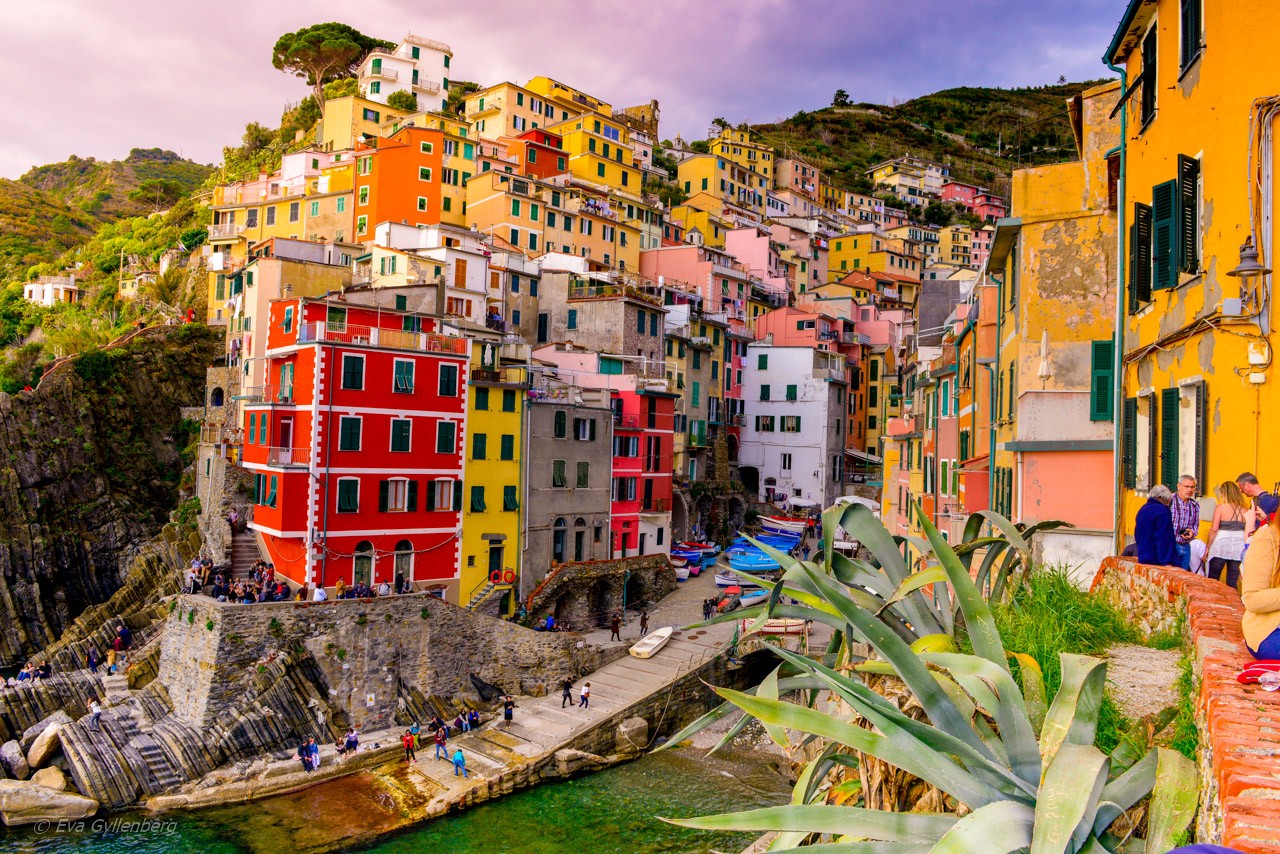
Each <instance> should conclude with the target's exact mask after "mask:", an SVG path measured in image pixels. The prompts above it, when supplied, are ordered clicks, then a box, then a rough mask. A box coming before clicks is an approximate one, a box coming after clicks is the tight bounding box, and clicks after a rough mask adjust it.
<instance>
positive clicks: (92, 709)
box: [89, 697, 102, 732]
mask: <svg viewBox="0 0 1280 854" xmlns="http://www.w3.org/2000/svg"><path fill="white" fill-rule="evenodd" d="M101 719H102V705H101V704H100V703H99V702H98V698H97V697H94V698H93V699H92V700H90V701H89V729H91V730H93V731H94V732H97V731H98V721H99V720H101Z"/></svg>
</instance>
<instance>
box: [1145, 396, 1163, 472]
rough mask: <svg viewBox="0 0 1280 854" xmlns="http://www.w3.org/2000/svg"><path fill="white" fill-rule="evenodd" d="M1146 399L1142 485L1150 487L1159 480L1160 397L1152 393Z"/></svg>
mask: <svg viewBox="0 0 1280 854" xmlns="http://www.w3.org/2000/svg"><path fill="white" fill-rule="evenodd" d="M1147 401H1148V404H1147V482H1146V483H1144V484H1142V486H1143V487H1144V488H1146V489H1150V488H1151V487H1153V486H1155V485H1156V484H1157V483H1159V482H1160V469H1159V465H1160V398H1159V397H1157V396H1156V395H1154V394H1152V395H1150V396H1148V397H1147Z"/></svg>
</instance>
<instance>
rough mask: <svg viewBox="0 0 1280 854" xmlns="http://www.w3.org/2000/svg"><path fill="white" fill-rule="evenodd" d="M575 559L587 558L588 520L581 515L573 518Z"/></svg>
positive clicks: (582, 559)
mask: <svg viewBox="0 0 1280 854" xmlns="http://www.w3.org/2000/svg"><path fill="white" fill-rule="evenodd" d="M573 559H574V560H575V561H584V560H586V559H587V520H586V519H583V518H582V517H581V516H579V517H578V518H577V519H574V520H573Z"/></svg>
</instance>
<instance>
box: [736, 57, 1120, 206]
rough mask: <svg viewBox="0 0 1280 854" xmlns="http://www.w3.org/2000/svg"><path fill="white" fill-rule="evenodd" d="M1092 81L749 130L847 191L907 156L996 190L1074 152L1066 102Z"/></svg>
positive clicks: (944, 96)
mask: <svg viewBox="0 0 1280 854" xmlns="http://www.w3.org/2000/svg"><path fill="white" fill-rule="evenodd" d="M1097 82H1098V81H1091V82H1083V83H1063V84H1059V85H1056V86H1041V87H1036V88H1024V89H987V88H978V87H965V88H958V89H944V90H943V91H941V92H935V93H933V94H932V95H925V96H923V97H921V98H915V99H913V100H911V101H906V102H905V103H902V104H896V105H892V106H886V105H883V104H867V103H862V104H849V105H847V106H838V107H837V106H831V107H825V108H823V109H821V110H815V111H813V112H804V111H801V112H799V113H796V114H795V115H794V116H792V117H791V118H789V119H787V120H785V121H782V122H779V123H776V124H766V125H757V126H754V127H753V128H752V130H754V131H756V132H757V133H758V134H759V135H760V137H761V140H762V141H763V142H766V143H768V144H770V145H772V146H774V147H775V148H777V149H778V150H779V151H780V152H782V153H783V154H782V156H785V153H786V152H788V151H790V152H792V153H794V154H796V155H798V156H799V157H801V158H803V159H804V160H807V161H809V162H811V163H812V164H813V165H815V166H817V167H818V168H819V169H821V170H822V171H823V172H824V173H825V174H826V175H828V176H830V177H831V179H832V182H833V183H835V184H836V185H838V186H841V187H843V188H845V189H848V190H855V191H860V192H870V191H871V189H872V188H871V186H870V184H869V183H867V180H866V178H865V176H864V175H863V172H864V171H865V170H866V169H868V168H870V167H871V166H873V165H874V164H876V163H879V162H880V161H882V160H886V159H888V158H890V157H897V156H900V155H904V154H914V155H917V156H920V157H925V158H927V159H929V160H935V161H937V162H939V163H943V164H945V165H947V166H950V167H951V172H952V175H953V176H955V177H957V178H958V179H960V180H962V181H972V182H974V183H977V184H982V185H984V186H988V187H992V188H993V189H997V190H1003V189H1005V188H1007V185H1008V176H1009V173H1010V172H1011V171H1012V170H1013V169H1016V168H1018V167H1019V166H1029V165H1035V164H1042V163H1054V162H1058V161H1061V160H1066V159H1071V158H1072V157H1074V156H1075V148H1074V144H1073V142H1072V136H1071V125H1070V122H1069V119H1068V117H1067V103H1066V102H1067V99H1068V98H1070V97H1072V96H1073V95H1076V94H1077V93H1079V92H1080V91H1082V90H1084V89H1086V88H1088V87H1090V86H1093V85H1095V84H1096V83H1097Z"/></svg>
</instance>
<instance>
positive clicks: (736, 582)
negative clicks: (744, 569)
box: [716, 570, 760, 587]
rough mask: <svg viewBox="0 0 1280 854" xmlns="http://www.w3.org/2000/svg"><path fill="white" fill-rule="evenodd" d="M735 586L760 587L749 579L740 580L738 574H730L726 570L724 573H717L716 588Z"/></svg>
mask: <svg viewBox="0 0 1280 854" xmlns="http://www.w3.org/2000/svg"><path fill="white" fill-rule="evenodd" d="M735 586H741V587H759V586H760V585H759V584H756V583H754V582H753V581H752V580H751V579H749V578H739V577H738V576H737V574H736V573H732V572H729V571H728V570H725V571H724V572H717V573H716V587H735Z"/></svg>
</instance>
